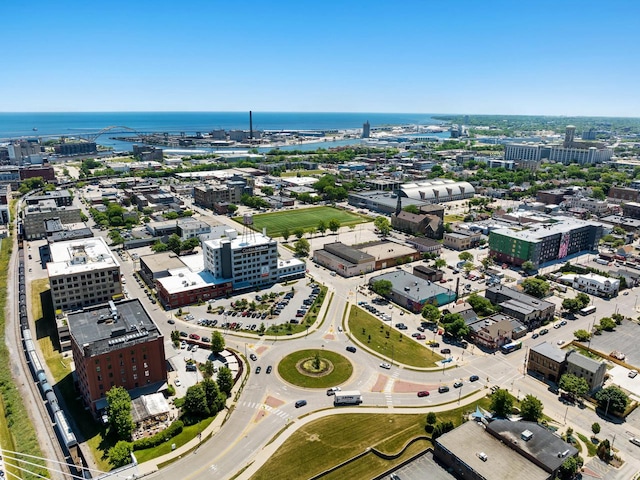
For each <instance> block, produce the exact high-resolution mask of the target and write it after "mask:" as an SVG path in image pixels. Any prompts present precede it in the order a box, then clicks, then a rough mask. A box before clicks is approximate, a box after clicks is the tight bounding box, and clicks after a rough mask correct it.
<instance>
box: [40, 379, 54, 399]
mask: <svg viewBox="0 0 640 480" xmlns="http://www.w3.org/2000/svg"><path fill="white" fill-rule="evenodd" d="M39 385H40V390H42V395H43V396H45V397H46V396H47V393H49V392H53V388H51V385H49V382H47V380H46V379H45V380H44V381H43V382H39Z"/></svg>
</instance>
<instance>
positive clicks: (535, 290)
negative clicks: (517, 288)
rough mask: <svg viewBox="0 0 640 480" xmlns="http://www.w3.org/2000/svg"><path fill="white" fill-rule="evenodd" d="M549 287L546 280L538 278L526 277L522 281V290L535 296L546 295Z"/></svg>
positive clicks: (542, 296)
mask: <svg viewBox="0 0 640 480" xmlns="http://www.w3.org/2000/svg"><path fill="white" fill-rule="evenodd" d="M550 288H551V287H550V286H549V284H548V283H547V282H545V281H544V280H540V279H539V278H527V279H526V280H524V281H523V282H522V290H524V293H526V294H527V295H531V296H533V297H536V298H544V297H546V296H547V294H548V293H549V289H550Z"/></svg>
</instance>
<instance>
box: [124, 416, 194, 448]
mask: <svg viewBox="0 0 640 480" xmlns="http://www.w3.org/2000/svg"><path fill="white" fill-rule="evenodd" d="M183 428H184V423H183V422H182V420H176V421H175V422H173V423H172V424H171V425H169V426H168V427H167V428H166V429H164V430H163V431H161V432H158V433H156V434H155V435H154V436H153V437H147V438H141V439H140V440H136V441H135V442H133V449H134V450H144V449H145V448H153V447H157V446H158V445H160V444H161V443H164V442H166V441H167V440H169V439H170V438H173V437H175V436H176V435H179V434H180V433H182V429H183Z"/></svg>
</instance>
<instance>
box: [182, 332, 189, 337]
mask: <svg viewBox="0 0 640 480" xmlns="http://www.w3.org/2000/svg"><path fill="white" fill-rule="evenodd" d="M180 336H181V337H188V336H189V334H188V333H187V332H180Z"/></svg>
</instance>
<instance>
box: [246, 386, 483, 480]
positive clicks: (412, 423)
mask: <svg viewBox="0 0 640 480" xmlns="http://www.w3.org/2000/svg"><path fill="white" fill-rule="evenodd" d="M365 401H366V398H365ZM489 402H490V400H489V399H488V398H486V397H485V398H483V399H482V400H480V401H479V402H477V405H479V406H480V407H482V408H488V407H489ZM475 408H476V404H473V405H468V406H465V407H459V408H456V409H453V410H449V411H447V412H440V413H438V414H437V418H438V421H445V422H446V421H449V420H450V421H452V422H453V423H454V425H456V426H457V425H460V423H461V422H462V417H463V415H464V413H465V412H469V413H470V412H473V410H475ZM425 424H426V415H425V414H388V415H383V414H373V415H372V414H366V413H365V414H348V415H335V416H333V417H326V418H322V419H319V420H317V421H315V422H311V423H309V424H308V425H306V426H304V427H303V428H301V429H300V430H298V431H296V432H295V433H293V434H292V435H291V436H290V437H289V438H288V439H287V440H286V441H285V442H284V444H283V445H282V446H281V447H280V448H279V449H278V451H277V452H276V453H275V455H273V456H271V458H270V459H269V460H268V461H267V463H265V464H264V465H263V466H262V468H260V469H259V470H258V471H257V472H256V474H255V475H253V476H252V477H251V480H270V479H272V478H287V479H289V480H296V479H306V478H310V477H312V476H313V475H316V474H318V473H320V472H323V471H325V470H327V469H329V468H331V467H333V466H334V465H337V464H339V463H341V462H344V461H346V460H348V459H350V458H352V457H354V456H355V455H357V454H359V453H361V452H363V451H364V450H365V449H367V448H369V447H375V448H376V449H378V450H380V451H381V452H384V453H386V454H396V453H398V452H399V451H400V450H401V449H402V447H403V446H404V445H406V444H407V442H408V441H409V440H411V439H413V438H415V437H418V436H421V435H425V434H426V432H425V429H424V427H425ZM429 446H430V442H428V441H424V442H418V443H416V444H415V445H413V446H411V447H409V449H407V452H405V454H404V455H401V456H400V457H399V458H397V459H394V460H390V461H384V460H381V459H380V458H379V457H376V456H374V455H372V454H369V455H366V456H365V457H363V458H361V459H359V460H357V461H355V462H353V463H350V464H349V465H346V466H345V467H343V468H340V469H339V470H338V471H336V472H333V473H332V474H330V475H328V476H327V477H326V478H331V479H334V478H335V479H338V478H374V477H376V476H377V475H380V474H382V473H383V472H385V471H386V470H388V469H390V468H392V467H393V466H395V465H398V464H399V463H401V462H402V461H403V460H406V459H407V458H409V457H410V456H411V455H413V454H415V453H417V452H418V451H421V450H424V449H425V448H427V447H429Z"/></svg>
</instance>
